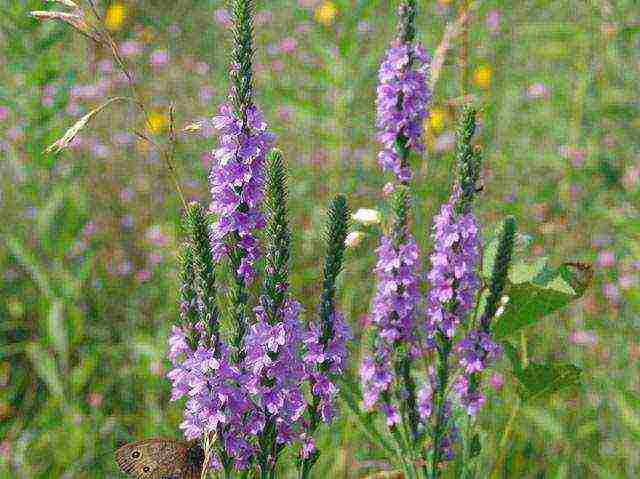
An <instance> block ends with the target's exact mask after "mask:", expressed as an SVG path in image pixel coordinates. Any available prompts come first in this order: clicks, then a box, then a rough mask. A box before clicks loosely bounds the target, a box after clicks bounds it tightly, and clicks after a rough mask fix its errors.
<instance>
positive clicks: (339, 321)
mask: <svg viewBox="0 0 640 479" xmlns="http://www.w3.org/2000/svg"><path fill="white" fill-rule="evenodd" d="M333 330H334V334H333V337H332V338H331V339H330V340H329V342H328V343H327V344H326V345H323V343H322V341H321V338H322V328H321V326H320V325H319V324H311V325H310V326H309V330H308V331H307V332H306V334H305V337H304V341H303V342H304V351H305V352H304V357H303V360H304V363H305V372H306V373H307V376H308V378H309V382H310V384H312V385H313V387H312V391H311V392H312V394H313V395H314V396H315V397H316V398H318V401H319V402H318V411H319V412H320V417H321V418H322V420H323V421H324V422H325V423H330V422H331V421H332V420H333V418H334V416H335V415H336V410H337V409H336V399H337V396H338V386H336V384H335V381H334V378H335V377H337V376H339V375H341V374H342V373H343V372H344V368H345V367H346V360H347V353H348V351H347V341H348V340H349V339H350V338H351V330H350V328H349V326H348V324H347V322H346V321H345V319H344V317H343V316H342V314H341V313H339V312H334V315H333ZM303 453H304V450H303Z"/></svg>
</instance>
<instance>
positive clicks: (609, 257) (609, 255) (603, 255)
mask: <svg viewBox="0 0 640 479" xmlns="http://www.w3.org/2000/svg"><path fill="white" fill-rule="evenodd" d="M615 264H616V254H615V253H614V252H613V251H610V250H603V251H600V254H598V261H597V265H598V267H600V268H612V267H613V266H615Z"/></svg>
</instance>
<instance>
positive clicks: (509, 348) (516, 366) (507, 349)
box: [502, 341, 522, 375]
mask: <svg viewBox="0 0 640 479" xmlns="http://www.w3.org/2000/svg"><path fill="white" fill-rule="evenodd" d="M502 347H503V349H504V354H505V355H506V356H507V358H509V361H510V362H511V366H512V367H513V372H514V374H515V375H518V374H520V373H521V372H522V362H521V361H520V354H518V350H517V349H516V347H515V346H514V345H513V344H511V343H510V342H508V341H502Z"/></svg>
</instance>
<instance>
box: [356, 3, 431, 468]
mask: <svg viewBox="0 0 640 479" xmlns="http://www.w3.org/2000/svg"><path fill="white" fill-rule="evenodd" d="M416 14H417V8H416V1H415V0H405V1H402V2H401V4H400V7H399V10H398V17H399V21H398V35H397V37H396V38H395V39H394V41H393V42H392V44H391V45H390V47H389V49H388V50H387V53H386V55H385V57H384V59H383V61H382V65H381V67H380V71H379V86H378V89H377V94H378V95H377V102H376V103H377V127H378V129H379V133H378V139H379V141H380V143H381V145H382V150H381V151H380V153H379V155H378V159H379V162H380V165H381V167H382V168H383V170H385V171H391V172H392V173H393V174H394V177H395V181H394V182H393V183H390V184H389V185H388V186H387V187H386V189H387V190H392V191H393V194H392V204H391V209H392V212H393V216H394V219H393V224H392V225H391V228H390V232H389V233H388V234H385V235H384V236H383V237H382V239H381V244H380V247H379V248H378V250H377V253H378V262H377V265H376V270H375V271H376V276H377V290H376V295H375V297H374V300H373V303H372V308H371V315H370V316H371V322H372V324H373V331H372V335H371V340H370V343H371V344H370V349H371V353H370V354H367V355H365V357H364V358H363V361H362V364H361V367H360V378H361V383H362V387H363V390H364V405H365V408H367V409H368V410H373V409H375V408H379V409H380V410H381V411H382V412H383V413H384V414H385V416H386V422H387V425H388V427H389V430H390V432H391V433H392V435H393V436H394V437H395V438H396V441H397V443H398V446H399V447H400V448H401V449H402V450H408V451H412V454H413V453H415V452H418V451H416V450H415V446H416V445H417V444H418V442H419V441H418V439H419V437H420V434H421V425H420V416H419V411H418V398H417V393H416V383H415V380H414V378H413V375H412V369H413V362H414V360H415V358H416V357H418V356H419V355H420V354H421V349H422V346H421V343H420V340H419V330H418V328H417V324H416V319H417V314H418V310H419V303H420V293H419V275H420V259H419V257H420V254H419V248H418V245H417V242H416V241H415V239H414V237H413V235H412V234H411V231H410V226H409V223H410V210H411V208H410V194H409V182H410V180H411V177H412V176H413V174H412V171H411V167H410V161H409V159H410V154H411V152H412V151H415V152H418V153H420V152H422V151H423V149H424V146H423V143H422V131H423V123H424V121H425V119H426V118H427V116H428V111H429V104H430V100H431V92H430V91H429V89H428V87H427V79H428V73H429V62H430V58H429V56H428V54H427V53H426V50H425V49H424V48H423V47H422V45H421V44H420V43H419V42H417V41H416V40H415V34H416V30H415V19H416ZM418 455H419V452H418ZM414 459H417V458H414ZM409 462H411V463H413V462H415V461H414V460H413V459H411V460H410V461H409ZM407 467H408V468H409V469H410V470H411V469H413V465H407Z"/></svg>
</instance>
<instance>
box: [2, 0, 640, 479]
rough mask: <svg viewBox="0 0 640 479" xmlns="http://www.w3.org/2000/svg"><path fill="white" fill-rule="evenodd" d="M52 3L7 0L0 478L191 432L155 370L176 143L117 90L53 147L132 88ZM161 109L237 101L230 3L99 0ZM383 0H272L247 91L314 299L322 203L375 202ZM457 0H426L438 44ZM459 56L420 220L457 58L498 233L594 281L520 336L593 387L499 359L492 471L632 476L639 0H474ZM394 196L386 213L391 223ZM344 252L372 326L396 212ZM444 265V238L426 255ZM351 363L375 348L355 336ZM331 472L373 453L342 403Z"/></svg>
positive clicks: (112, 471)
mask: <svg viewBox="0 0 640 479" xmlns="http://www.w3.org/2000/svg"><path fill="white" fill-rule="evenodd" d="M51 6H52V4H45V3H44V2H42V1H40V0H28V1H27V0H0V10H1V11H2V14H1V15H0V477H1V478H5V477H6V478H58V477H64V478H75V477H78V478H84V477H86V478H89V477H91V478H102V477H122V476H121V475H119V473H118V472H117V471H116V466H115V462H114V459H113V450H114V449H115V448H116V446H117V445H118V444H120V443H122V442H123V441H130V440H133V439H135V438H145V437H151V436H157V435H163V436H169V437H177V436H178V435H179V432H178V429H177V426H178V424H179V422H180V420H181V412H182V411H181V406H180V405H177V404H174V403H170V402H169V395H170V386H169V382H168V381H167V380H166V379H165V377H164V375H165V373H166V372H167V368H168V366H169V364H168V361H167V360H166V359H165V351H166V349H167V336H168V332H169V330H170V327H171V323H172V321H173V320H174V318H175V317H176V314H177V294H178V293H177V279H176V258H175V252H176V249H177V248H176V247H177V244H178V241H179V240H180V237H181V234H182V233H181V228H180V215H181V205H180V202H179V200H178V197H177V195H176V194H175V192H174V191H173V187H172V185H171V183H170V181H169V177H168V175H167V171H166V168H165V166H164V163H163V162H162V160H161V159H160V158H159V156H158V154H157V153H156V152H154V151H152V150H150V149H149V147H148V145H147V144H145V143H144V142H142V141H140V140H139V139H138V138H137V137H136V136H135V135H133V134H132V133H131V129H132V128H137V129H140V130H144V128H145V126H144V124H143V122H142V121H141V119H140V118H139V117H138V116H137V115H136V114H135V111H134V109H133V107H129V106H127V105H125V104H118V105H114V108H111V109H109V110H107V111H105V112H103V113H102V114H101V115H100V116H99V117H98V118H97V119H96V120H95V121H94V122H93V123H92V124H91V126H90V128H89V129H88V130H86V131H84V132H83V133H82V134H81V135H80V136H79V138H78V140H76V141H75V142H74V144H73V147H72V148H71V149H70V150H69V151H66V152H63V153H61V154H59V155H46V154H43V150H45V148H46V147H47V146H48V145H50V144H51V143H53V142H54V141H55V140H56V139H58V138H59V137H60V136H61V135H62V134H63V133H64V131H65V130H66V129H67V128H68V127H69V126H71V125H72V124H73V123H74V121H75V120H76V119H77V118H79V117H80V116H82V115H83V114H85V113H86V112H88V111H89V110H91V109H92V108H95V107H96V106H98V105H99V104H100V103H102V102H103V101H104V100H106V99H107V98H108V97H110V96H116V95H124V94H127V86H126V82H125V81H124V79H123V77H122V75H121V73H119V72H118V70H117V68H116V67H115V66H114V64H113V63H112V61H111V60H110V57H109V53H108V52H107V51H104V50H102V49H98V48H96V47H95V46H93V45H90V44H89V43H88V42H87V41H85V39H83V38H81V37H80V36H79V35H77V34H76V33H74V32H72V31H71V29H70V28H68V27H66V26H64V25H61V24H56V23H52V22H45V23H41V22H38V21H37V20H35V19H33V18H30V17H29V16H28V12H29V11H31V10H42V9H45V8H51ZM99 6H100V8H102V9H104V11H106V21H107V26H108V27H109V28H110V30H111V31H112V33H113V35H114V37H115V38H116V39H117V41H118V42H119V43H120V45H121V46H122V50H123V53H124V55H125V56H126V59H127V61H128V62H129V63H130V64H131V65H132V66H133V69H134V70H135V71H136V82H137V85H138V86H139V89H140V91H141V92H142V94H143V96H144V98H145V100H146V101H147V102H148V104H150V105H151V106H152V115H151V117H152V122H151V129H152V130H155V131H152V133H162V132H163V131H164V130H165V129H167V128H168V112H169V107H170V104H171V103H172V102H173V103H175V110H176V123H177V125H178V127H182V126H184V125H186V124H188V123H190V122H192V121H194V120H206V119H207V118H209V117H211V116H212V115H213V114H214V112H215V111H216V110H217V105H218V104H219V103H220V102H222V101H223V100H224V99H225V96H226V92H227V90H228V86H229V80H228V78H227V65H228V52H229V48H230V42H231V35H230V32H229V26H230V17H229V14H228V12H227V10H226V5H225V2H223V1H220V0H202V1H199V2H193V1H189V0H174V1H167V0H140V1H127V2H124V1H116V2H108V1H101V2H99ZM395 7H396V4H395V2H391V1H389V0H384V1H382V0H368V1H367V0H333V1H322V0H270V1H268V2H267V1H258V2H257V16H256V44H257V54H256V90H257V93H256V98H257V103H258V104H259V105H260V106H261V107H262V109H263V110H264V111H265V114H266V117H267V119H268V121H269V123H270V125H271V127H272V130H273V131H274V132H275V133H277V135H278V140H277V144H278V147H279V148H281V149H282V150H283V152H284V156H285V159H286V160H287V163H288V168H289V171H290V177H291V178H290V189H291V194H290V198H291V216H292V220H293V224H294V232H295V233H294V241H295V246H294V249H295V255H294V268H293V275H292V280H293V289H294V291H295V293H296V294H297V296H298V298H300V299H301V300H302V301H303V302H304V304H305V307H306V310H307V315H309V314H313V312H314V311H315V308H316V304H317V301H318V290H319V278H320V263H321V260H322V247H321V235H320V234H321V226H322V222H323V214H324V211H325V207H326V205H327V204H328V201H329V199H330V198H331V197H332V196H333V195H334V194H336V193H338V192H341V193H345V194H347V195H348V197H349V200H350V203H351V207H352V209H354V210H355V209H357V208H360V207H367V208H382V206H381V205H382V198H381V188H382V186H383V185H384V183H385V181H386V180H385V177H384V176H383V175H381V174H380V172H379V168H378V165H377V161H376V154H377V150H378V145H377V143H376V141H375V128H374V115H375V107H374V100H375V86H376V82H377V77H376V75H377V69H378V66H379V62H380V59H381V56H382V55H383V52H384V50H385V48H386V46H387V44H388V42H389V41H390V40H391V38H392V37H393V35H394V34H395ZM460 7H461V2H460V1H454V0H438V1H435V0H430V1H423V2H420V13H419V18H418V32H419V33H418V38H419V39H420V40H422V41H423V42H424V44H425V45H426V46H427V47H428V49H429V50H430V51H431V52H432V53H433V52H434V50H435V49H436V47H437V46H438V45H439V44H440V43H441V41H442V38H443V34H444V32H445V29H446V26H447V24H450V23H453V22H455V21H456V19H457V17H458V13H459V9H460ZM471 9H472V12H473V13H472V15H471V18H470V22H469V34H468V58H467V59H466V61H465V60H464V58H463V59H461V57H464V55H461V45H462V37H461V36H457V37H455V36H454V38H452V41H451V44H450V49H449V50H448V51H447V53H446V57H445V62H444V66H443V69H442V71H441V74H440V78H439V79H438V82H437V85H436V88H435V95H434V102H433V107H432V114H431V118H430V119H429V120H428V122H427V123H426V124H425V131H426V136H427V143H428V148H427V152H426V154H425V155H424V158H423V159H422V160H421V161H420V162H419V163H418V162H416V168H417V173H416V181H415V183H414V193H415V195H414V199H415V204H416V211H417V214H416V218H415V231H416V235H417V237H418V241H419V242H420V244H421V246H422V247H423V251H425V252H426V251H428V248H429V246H430V239H429V228H430V222H431V217H432V215H433V213H434V212H435V211H436V209H437V208H438V207H439V205H440V203H441V202H443V201H444V200H445V199H446V197H447V195H448V188H449V183H450V180H451V167H452V164H453V163H452V162H453V156H452V148H453V139H454V136H453V134H454V125H455V119H456V118H457V114H458V112H459V104H460V97H461V95H462V91H463V90H462V83H461V78H463V77H466V78H467V79H468V91H467V92H466V93H468V94H470V95H472V96H473V99H474V101H475V102H476V104H477V105H478V106H480V107H481V108H482V112H481V117H480V118H481V128H480V132H479V135H478V143H479V144H480V145H481V146H482V147H483V150H484V152H485V158H486V160H485V170H484V183H485V188H484V192H483V194H482V196H481V199H480V201H479V204H478V214H479V215H480V217H481V220H482V222H483V224H484V225H485V227H486V230H485V231H486V232H487V235H490V233H491V231H493V229H494V227H495V225H496V224H497V223H498V222H499V221H500V220H501V218H503V217H504V216H505V215H507V214H513V215H515V216H516V218H517V219H518V222H519V226H520V232H521V233H523V234H526V235H528V236H529V237H530V242H529V244H528V245H527V246H526V251H525V252H524V253H523V254H525V255H527V256H531V257H538V256H548V257H549V258H550V261H551V262H552V263H554V264H559V263H561V262H562V261H564V260H579V261H585V262H589V263H592V264H593V265H594V268H595V281H594V283H593V285H592V287H591V288H590V289H589V290H588V291H587V293H586V294H585V295H584V297H583V298H582V299H581V300H580V301H579V302H578V303H576V304H574V305H572V307H571V308H570V309H568V310H566V311H564V312H562V313H561V314H559V315H555V316H552V317H549V318H547V319H545V321H544V322H541V323H540V324H538V325H536V326H534V327H531V328H529V329H527V330H526V334H523V335H522V337H520V338H519V339H518V341H519V343H520V347H522V348H523V349H524V350H526V352H527V355H528V357H529V358H534V359H540V360H544V359H557V360H562V361H566V362H572V363H574V364H576V365H577V366H579V367H580V368H582V370H583V374H582V378H581V383H580V385H579V386H578V387H577V388H572V389H569V390H567V391H564V392H562V393H559V394H556V395H554V396H553V397H552V398H551V399H550V400H547V401H545V402H541V403H535V404H527V405H522V404H520V401H519V399H518V397H517V395H516V392H515V386H514V379H513V377H512V376H511V374H510V373H509V368H508V367H507V364H506V360H503V361H502V362H501V363H499V365H498V366H497V374H496V375H495V376H494V377H493V378H492V380H491V383H492V387H491V391H490V395H489V401H488V406H487V407H485V409H484V410H483V412H482V419H481V424H482V429H483V451H482V453H481V454H482V455H481V460H482V462H483V464H485V465H486V466H487V467H488V468H489V469H491V468H492V467H493V469H494V477H505V478H506V477H508V478H512V477H517V478H577V477H602V478H631V477H638V476H640V454H638V450H639V446H638V444H639V441H640V374H639V372H640V368H639V364H640V363H639V360H640V340H639V339H638V338H639V334H638V333H639V330H640V288H638V284H639V279H640V217H639V206H640V202H639V200H640V102H639V99H638V88H639V86H640V75H639V73H640V8H638V4H637V2H636V1H634V0H620V1H607V0H591V1H577V0H555V1H548V0H538V1H533V0H521V1H518V2H509V1H497V0H493V1H478V2H475V3H472V4H471ZM214 145H215V138H214V137H213V136H212V129H211V128H210V127H209V126H207V124H206V122H205V123H204V127H203V128H202V129H201V130H200V131H199V132H197V133H191V134H186V133H185V134H182V133H181V134H180V136H179V146H178V150H177V168H178V170H179V174H180V177H181V181H182V185H183V188H184V190H185V192H186V196H188V198H191V199H199V200H201V201H203V202H207V201H208V200H207V196H208V187H207V174H208V165H209V161H210V158H209V156H208V153H209V152H210V151H211V150H212V149H213V147H214ZM386 213H387V212H386V210H385V209H384V208H382V214H383V217H385V218H386ZM356 229H357V230H360V231H362V232H363V233H364V234H365V236H364V238H363V241H362V242H361V243H360V244H359V245H358V246H356V247H353V248H350V249H349V250H348V256H347V261H346V268H345V272H344V273H343V275H342V277H341V280H340V302H341V305H342V309H343V310H344V311H345V313H346V314H347V317H348V318H349V321H350V322H351V324H352V326H353V328H354V330H355V331H356V336H357V337H359V335H360V334H361V332H362V324H363V323H364V315H365V314H366V312H367V309H368V305H369V302H370V299H371V296H372V289H373V286H374V284H373V282H372V281H371V268H372V266H373V264H374V263H375V253H374V250H375V247H376V246H377V243H378V239H379V236H380V233H381V229H380V226H379V225H378V226H376V225H374V226H362V225H358V224H356V223H354V224H353V227H352V230H356ZM423 262H424V263H425V264H427V254H426V253H425V254H423ZM352 351H353V355H352V364H353V365H356V364H357V356H358V354H359V343H358V342H357V341H355V342H354V343H353V348H352ZM320 442H321V444H322V446H323V454H322V457H321V460H320V463H319V465H318V466H317V469H316V471H315V475H316V477H331V478H334V477H335V478H360V477H366V476H367V475H368V474H371V473H372V472H373V471H375V470H382V469H384V468H385V464H384V463H383V462H380V461H379V459H380V454H381V453H380V451H377V450H376V449H375V447H372V446H371V445H370V444H369V443H368V442H367V440H366V437H365V436H364V435H363V434H362V433H361V432H360V431H359V429H358V426H357V421H355V419H354V418H353V417H352V416H351V415H350V414H349V412H348V411H346V410H345V412H344V413H343V414H342V417H341V419H340V421H339V422H338V423H337V424H336V425H335V426H334V427H333V428H332V430H331V431H330V432H329V431H327V430H326V429H325V432H324V434H323V435H322V439H321V441H320Z"/></svg>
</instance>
